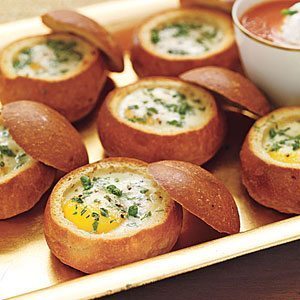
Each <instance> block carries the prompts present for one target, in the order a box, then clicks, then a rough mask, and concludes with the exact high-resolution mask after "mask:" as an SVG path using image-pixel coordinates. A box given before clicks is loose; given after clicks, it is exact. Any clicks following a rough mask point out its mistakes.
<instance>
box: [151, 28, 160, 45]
mask: <svg viewBox="0 0 300 300" xmlns="http://www.w3.org/2000/svg"><path fill="white" fill-rule="evenodd" d="M159 41H160V37H159V31H158V30H157V29H152V30H151V42H152V43H153V44H157V43H158V42H159Z"/></svg>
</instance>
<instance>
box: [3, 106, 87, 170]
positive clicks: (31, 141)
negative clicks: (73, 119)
mask: <svg viewBox="0 0 300 300" xmlns="http://www.w3.org/2000/svg"><path fill="white" fill-rule="evenodd" d="M2 116H3V122H4V125H5V126H6V127H7V128H9V132H10V134H11V135H12V137H13V139H14V140H15V141H16V142H17V144H18V145H20V146H21V147H22V148H23V149H24V150H25V152H26V153H28V154H29V155H30V156H32V157H33V158H34V159H36V160H38V161H40V162H43V163H44V164H46V165H49V166H51V167H54V168H56V169H59V170H61V171H64V172H69V171H71V170H73V169H75V168H77V167H79V166H82V165H84V164H86V163H87V162H88V156H87V152H86V149H85V146H84V144H83V142H82V140H81V137H80V134H79V133H78V132H77V131H76V129H75V128H74V127H73V126H72V125H71V124H70V123H69V122H68V121H67V119H65V118H64V117H63V116H62V115H60V114H59V113H58V112H56V111H55V110H53V109H51V108H50V107H47V106H46V105H44V104H41V103H37V102H33V101H25V100H24V101H17V102H12V103H9V104H5V105H4V106H3V111H2Z"/></svg>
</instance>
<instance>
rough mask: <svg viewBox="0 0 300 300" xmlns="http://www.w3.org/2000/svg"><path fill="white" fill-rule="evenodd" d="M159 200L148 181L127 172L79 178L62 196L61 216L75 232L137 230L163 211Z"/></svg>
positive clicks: (157, 193) (138, 175)
mask: <svg viewBox="0 0 300 300" xmlns="http://www.w3.org/2000/svg"><path fill="white" fill-rule="evenodd" d="M162 199H163V198H162V196H161V195H160V193H159V192H158V191H157V188H156V186H155V184H154V183H153V182H152V181H151V180H150V179H148V178H146V177H144V176H142V175H140V174H138V173H134V172H131V171H128V172H124V173H121V172H107V173H105V174H100V176H94V177H89V176H82V177H81V178H80V182H78V184H76V185H74V186H72V187H71V188H70V189H69V190H67V191H66V193H65V201H64V202H63V207H62V208H63V213H64V216H65V218H66V219H68V220H69V221H71V222H72V223H73V224H74V225H75V226H76V227H77V228H79V229H82V230H84V231H87V232H90V233H98V234H105V233H108V232H111V231H113V230H124V228H126V227H141V226H142V225H143V224H144V223H145V222H147V221H148V220H149V219H151V218H155V216H156V215H157V214H161V213H162V212H163V211H164V204H163V200H162Z"/></svg>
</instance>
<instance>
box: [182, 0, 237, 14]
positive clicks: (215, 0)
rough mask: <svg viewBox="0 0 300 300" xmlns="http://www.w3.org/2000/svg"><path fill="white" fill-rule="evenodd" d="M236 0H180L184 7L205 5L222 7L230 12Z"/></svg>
mask: <svg viewBox="0 0 300 300" xmlns="http://www.w3.org/2000/svg"><path fill="white" fill-rule="evenodd" d="M234 1H235V0H180V4H181V6H183V7H190V6H203V7H213V8H219V9H222V10H224V11H226V12H228V13H230V12H231V9H232V6H233V3H234Z"/></svg>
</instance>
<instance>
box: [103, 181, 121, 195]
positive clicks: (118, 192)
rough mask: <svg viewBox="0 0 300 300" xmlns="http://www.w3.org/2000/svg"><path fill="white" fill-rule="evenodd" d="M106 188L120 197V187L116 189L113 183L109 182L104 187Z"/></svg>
mask: <svg viewBox="0 0 300 300" xmlns="http://www.w3.org/2000/svg"><path fill="white" fill-rule="evenodd" d="M106 190H107V191H108V192H109V193H111V194H113V195H115V196H118V197H121V196H122V191H121V190H120V189H118V188H117V187H116V186H115V185H113V184H111V185H109V186H107V187H106Z"/></svg>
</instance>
